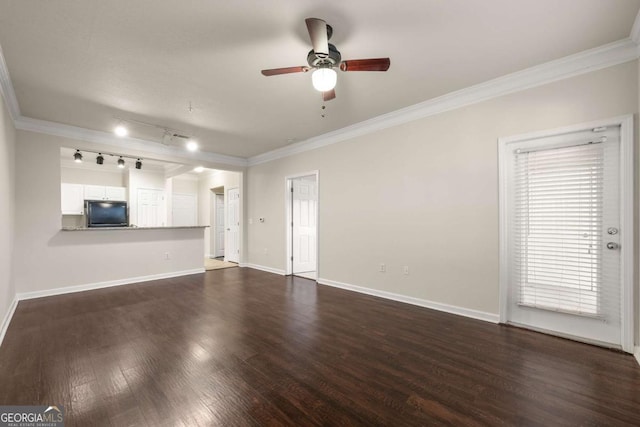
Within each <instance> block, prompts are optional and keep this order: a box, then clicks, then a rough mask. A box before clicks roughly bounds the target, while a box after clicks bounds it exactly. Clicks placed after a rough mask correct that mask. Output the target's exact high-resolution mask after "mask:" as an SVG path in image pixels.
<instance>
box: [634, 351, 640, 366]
mask: <svg viewBox="0 0 640 427" xmlns="http://www.w3.org/2000/svg"><path fill="white" fill-rule="evenodd" d="M633 356H634V357H635V358H636V361H637V362H638V364H639V365H640V347H636V351H634V352H633Z"/></svg>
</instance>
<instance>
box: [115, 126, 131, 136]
mask: <svg viewBox="0 0 640 427" xmlns="http://www.w3.org/2000/svg"><path fill="white" fill-rule="evenodd" d="M113 132H114V133H115V134H116V135H118V136H119V137H121V138H122V137H124V136H127V135H128V134H129V131H128V130H127V128H126V127H124V126H123V125H118V126H116V128H115V129H114V130H113Z"/></svg>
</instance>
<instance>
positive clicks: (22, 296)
mask: <svg viewBox="0 0 640 427" xmlns="http://www.w3.org/2000/svg"><path fill="white" fill-rule="evenodd" d="M204 272H205V270H204V267H203V268H195V269H193V270H182V271H172V272H170V273H161V274H151V275H149V276H138V277H128V278H126V279H118V280H110V281H107V282H97V283H87V284H84V285H77V286H67V287H64V288H56V289H47V290H45V291H34V292H22V293H19V294H17V295H16V298H17V300H18V301H22V300H29V299H34V298H43V297H50V296H55V295H64V294H71V293H75V292H84V291H91V290H94V289H103V288H110V287H113V286H122V285H130V284H133V283H141V282H149V281H151V280H160V279H170V278H172V277H180V276H188V275H191V274H200V273H204Z"/></svg>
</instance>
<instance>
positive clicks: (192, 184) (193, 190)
mask: <svg viewBox="0 0 640 427" xmlns="http://www.w3.org/2000/svg"><path fill="white" fill-rule="evenodd" d="M172 179H173V185H172V192H173V193H178V194H198V183H199V180H198V178H195V177H190V176H186V177H183V176H180V175H178V176H176V177H173V178H172Z"/></svg>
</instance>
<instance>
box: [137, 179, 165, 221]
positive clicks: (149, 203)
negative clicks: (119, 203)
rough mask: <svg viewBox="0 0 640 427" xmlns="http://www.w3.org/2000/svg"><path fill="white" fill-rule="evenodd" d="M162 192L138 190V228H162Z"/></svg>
mask: <svg viewBox="0 0 640 427" xmlns="http://www.w3.org/2000/svg"><path fill="white" fill-rule="evenodd" d="M163 212H164V191H162V190H147V189H142V188H141V189H138V221H137V223H136V225H137V226H138V227H162V226H164V225H165V223H164V215H163Z"/></svg>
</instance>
